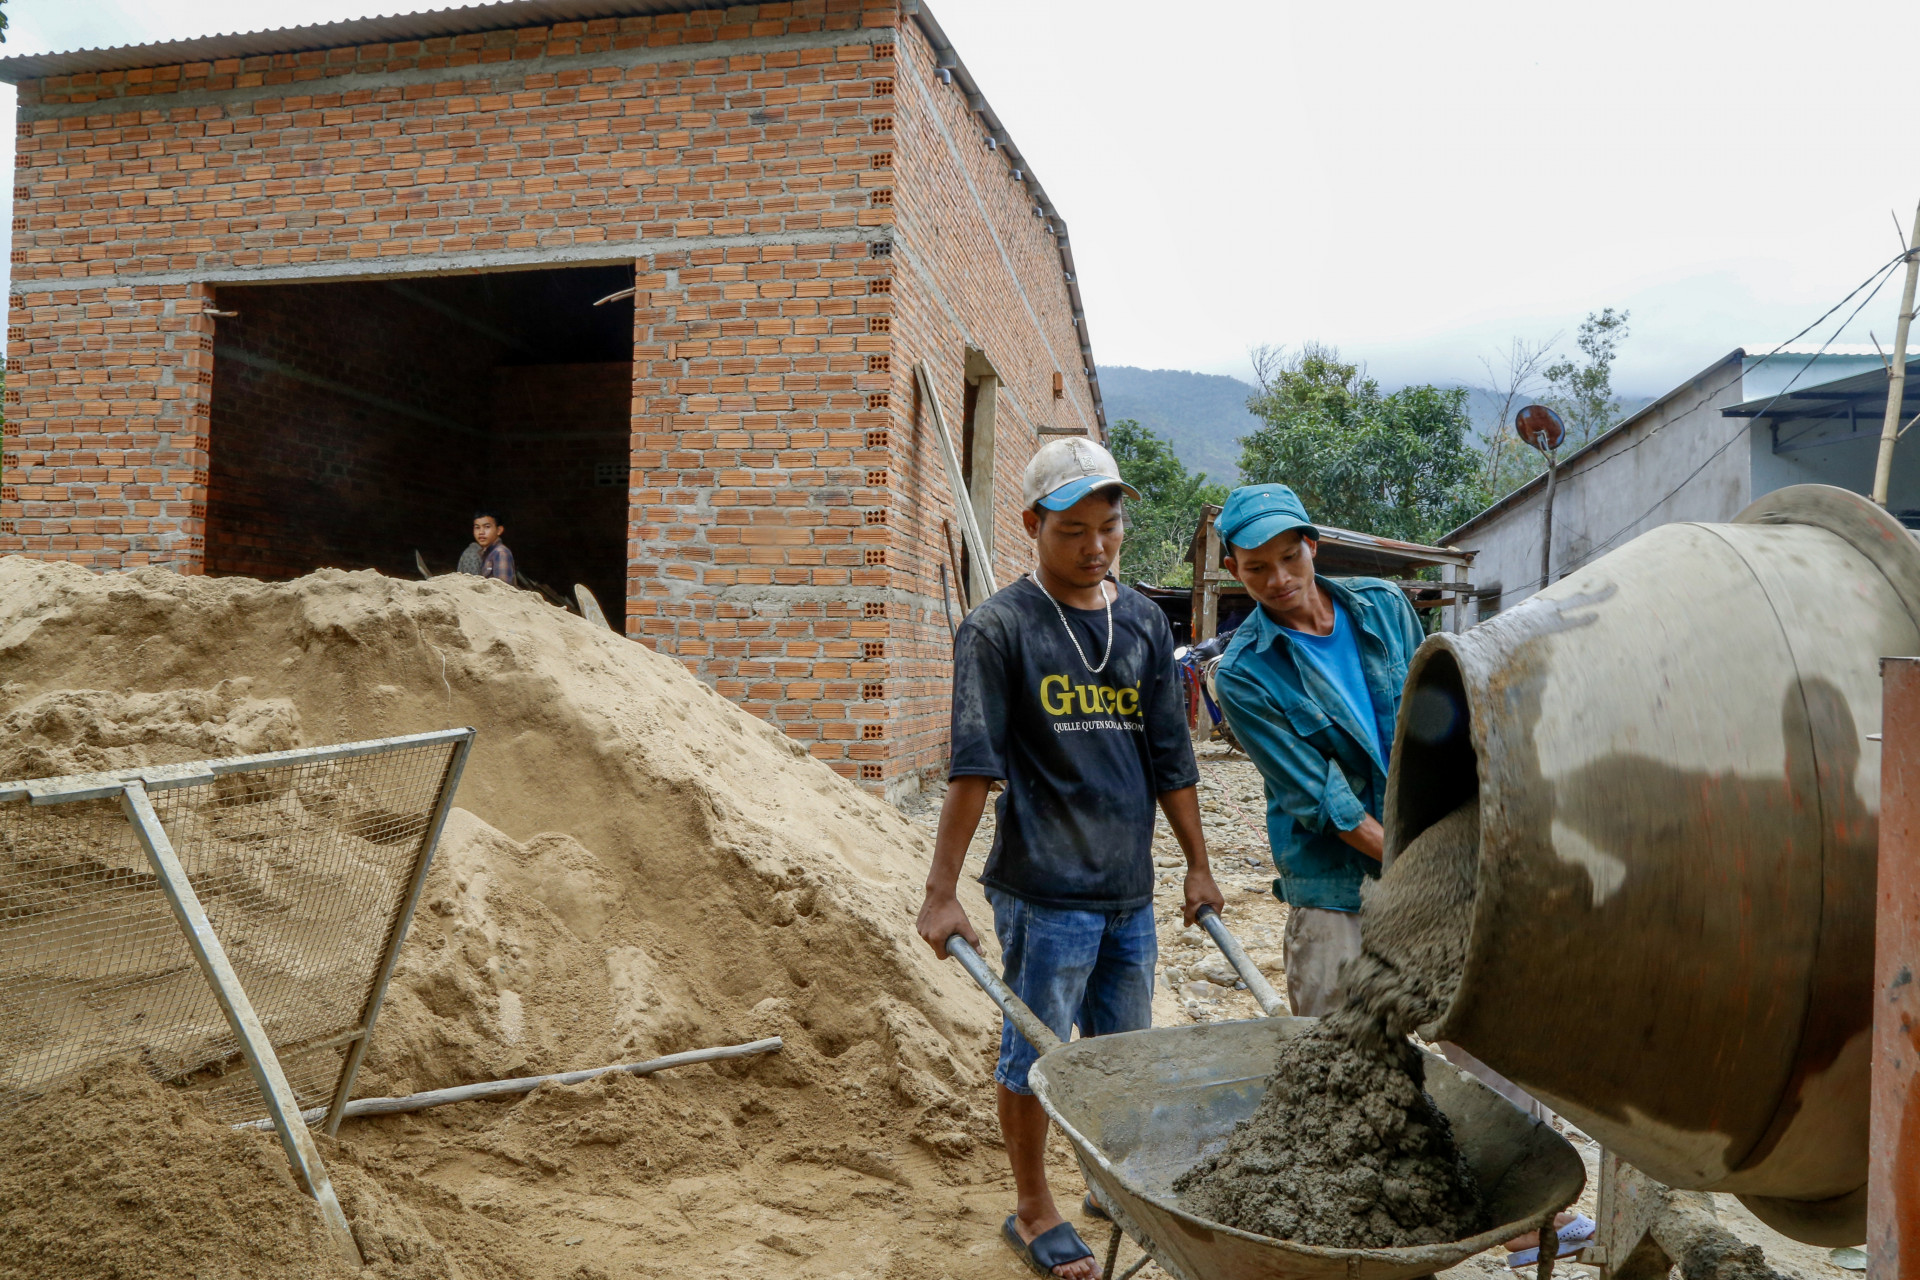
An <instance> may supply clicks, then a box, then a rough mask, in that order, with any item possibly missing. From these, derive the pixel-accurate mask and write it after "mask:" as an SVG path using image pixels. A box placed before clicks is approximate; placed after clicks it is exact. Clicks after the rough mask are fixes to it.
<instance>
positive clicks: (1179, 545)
mask: <svg viewBox="0 0 1920 1280" xmlns="http://www.w3.org/2000/svg"><path fill="white" fill-rule="evenodd" d="M1107 449H1108V451H1109V452H1110V453H1112V454H1113V460H1114V461H1115V462H1117V463H1119V464H1120V474H1121V476H1122V477H1124V478H1125V479H1126V482H1127V483H1128V484H1130V485H1132V486H1133V487H1134V488H1136V489H1138V490H1139V491H1140V497H1139V498H1138V499H1137V500H1130V501H1129V502H1128V503H1127V541H1126V545H1125V547H1124V549H1123V551H1122V554H1121V558H1120V568H1121V572H1123V573H1124V574H1125V575H1126V576H1127V578H1128V579H1129V580H1130V581H1140V582H1151V583H1153V584H1154V585H1156V586H1166V587H1181V586H1188V585H1191V584H1192V582H1193V566H1192V564H1191V563H1189V562H1188V560H1187V549H1188V547H1189V546H1190V545H1191V544H1192V542H1193V531H1194V530H1195V529H1197V528H1199V527H1200V508H1201V507H1202V506H1205V505H1206V504H1207V503H1214V504H1216V505H1217V504H1219V503H1222V502H1225V501H1226V500H1227V487H1226V486H1225V485H1220V484H1208V483H1207V473H1206V472H1204V471H1199V472H1189V471H1188V470H1187V468H1186V464H1184V463H1182V462H1181V461H1180V459H1179V457H1178V456H1177V455H1176V454H1175V453H1174V451H1173V442H1172V441H1170V440H1168V439H1167V438H1166V437H1165V436H1159V435H1155V434H1154V433H1153V432H1152V431H1150V430H1148V429H1147V428H1146V427H1143V426H1141V425H1140V424H1139V423H1138V422H1136V421H1134V420H1133V419H1132V418H1123V419H1121V420H1120V421H1119V422H1116V423H1114V424H1113V426H1112V428H1111V429H1109V430H1108V432H1107Z"/></svg>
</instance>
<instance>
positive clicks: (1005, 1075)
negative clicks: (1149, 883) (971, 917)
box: [987, 889, 1160, 1094]
mask: <svg viewBox="0 0 1920 1280" xmlns="http://www.w3.org/2000/svg"><path fill="white" fill-rule="evenodd" d="M987 901H989V902H991V903H992V904H993V931H994V932H995V933H996V934H998V935H999V937H1000V965H1001V969H1002V970H1003V976H1004V977H1005V978H1006V982H1007V985H1008V986H1009V987H1011V988H1013V993H1014V994H1015V995H1017V996H1019V997H1020V998H1021V999H1022V1000H1024V1001H1026V1002H1027V1007H1028V1008H1029V1009H1032V1010H1033V1012H1034V1013H1035V1014H1036V1015H1037V1016H1038V1017H1039V1019H1040V1021H1042V1022H1044V1023H1046V1024H1047V1026H1048V1027H1050V1028H1051V1029H1052V1030H1053V1034H1055V1035H1057V1036H1059V1037H1060V1038H1061V1039H1062V1040H1065V1039H1067V1038H1068V1035H1069V1033H1070V1032H1071V1031H1072V1029H1073V1028H1074V1027H1079V1028H1080V1034H1081V1035H1083V1036H1104V1035H1109V1034H1111V1033H1113V1032H1115V1031H1139V1030H1142V1029H1143V1028H1146V1027H1150V1026H1152V1025H1153V971H1154V966H1155V965H1156V963H1157V962H1158V961H1159V958H1160V944H1159V941H1158V940H1157V939H1156V938H1155V937H1154V932H1153V908H1152V907H1141V908H1139V909H1138V910H1136V911H1062V910H1060V909H1058V908H1056V907H1038V906H1035V905H1034V904H1033V903H1031V902H1028V901H1026V900H1025V899H1024V898H1016V897H1014V896H1013V895H1012V894H1009V893H1001V892H1000V891H999V890H997V889H989V890H987ZM1039 1056H1040V1055H1039V1053H1038V1052H1037V1051H1035V1049H1034V1047H1033V1046H1032V1045H1030V1044H1028V1043H1027V1041H1026V1038H1025V1037H1024V1036H1022V1035H1021V1034H1020V1033H1019V1032H1018V1031H1016V1030H1015V1029H1014V1026H1013V1023H1011V1022H1007V1021H1004V1020H1003V1022H1002V1025H1001V1028H1000V1065H999V1066H998V1067H997V1068H996V1069H995V1070H994V1073H993V1078H994V1079H995V1080H998V1081H999V1082H1000V1083H1001V1084H1003V1085H1005V1086H1007V1088H1009V1089H1011V1090H1013V1091H1014V1092H1015V1093H1025V1094H1031V1093H1032V1092H1033V1090H1032V1089H1031V1088H1030V1087H1029V1086H1028V1084H1027V1071H1028V1069H1029V1068H1031V1067H1032V1066H1033V1064H1034V1060H1035V1059H1037V1058H1038V1057H1039Z"/></svg>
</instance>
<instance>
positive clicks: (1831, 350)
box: [1746, 342, 1882, 360]
mask: <svg viewBox="0 0 1920 1280" xmlns="http://www.w3.org/2000/svg"><path fill="white" fill-rule="evenodd" d="M1746 351H1747V358H1748V359H1749V360H1759V359H1763V358H1764V357H1766V356H1767V355H1769V354H1771V355H1775V356H1820V355H1826V356H1877V355H1882V349H1881V348H1879V347H1876V346H1874V345H1873V344H1872V343H1870V342H1830V343H1828V344H1827V345H1826V346H1824V347H1823V346H1821V345H1820V344H1819V343H1817V342H1789V343H1788V344H1787V345H1786V346H1784V347H1780V348H1778V349H1776V348H1773V347H1770V346H1768V345H1767V344H1765V343H1764V342H1763V343H1757V344H1755V345H1753V346H1750V347H1748V348H1746Z"/></svg>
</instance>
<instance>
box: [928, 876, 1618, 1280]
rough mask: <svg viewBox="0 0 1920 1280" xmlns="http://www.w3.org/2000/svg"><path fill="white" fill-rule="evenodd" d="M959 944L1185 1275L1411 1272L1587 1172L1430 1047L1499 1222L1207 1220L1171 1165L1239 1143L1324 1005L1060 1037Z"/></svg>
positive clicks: (1537, 1206) (1398, 1279)
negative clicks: (1282, 1233) (1333, 1224)
mask: <svg viewBox="0 0 1920 1280" xmlns="http://www.w3.org/2000/svg"><path fill="white" fill-rule="evenodd" d="M1201 923H1202V924H1203V925H1205V926H1206V927H1207V930H1208V932H1209V933H1211V934H1213V936H1214V938H1215V940H1216V941H1217V942H1220V945H1221V949H1222V950H1223V951H1225V952H1226V954H1227V958H1228V960H1229V961H1231V962H1232V963H1233V964H1234V967H1235V968H1236V969H1237V970H1238V971H1239V972H1240V975H1241V978H1242V979H1243V980H1244V981H1246V983H1247V986H1248V989H1249V990H1251V991H1253V992H1254V993H1255V998H1256V999H1257V1000H1259V1001H1260V1003H1261V1005H1262V1007H1263V1008H1265V1009H1269V1010H1272V1009H1275V1008H1281V1007H1284V1005H1283V1003H1282V1001H1281V999H1280V997H1279V996H1278V995H1277V994H1276V993H1275V992H1274V991H1273V989H1272V987H1271V986H1269V985H1268V984H1267V982H1266V980H1265V978H1264V977H1262V976H1261V975H1260V973H1259V971H1258V970H1257V969H1255V968H1254V966H1253V964H1252V963H1251V962H1250V961H1249V960H1248V959H1247V956H1246V953H1245V952H1244V951H1243V950H1241V948H1240V946H1239V944H1238V942H1236V941H1234V940H1233V936H1232V934H1230V933H1227V930H1226V926H1225V925H1224V924H1222V923H1221V922H1220V921H1219V919H1218V918H1217V917H1216V916H1213V915H1211V913H1210V910H1209V911H1203V912H1202V916H1201ZM1222 935H1225V940H1224V941H1222ZM946 945H947V954H949V955H951V956H953V957H954V958H955V959H956V960H958V961H959V962H960V963H961V965H962V966H963V967H964V968H965V969H966V971H967V972H968V973H969V974H970V975H972V977H973V980H974V981H975V982H977V983H979V984H980V987H981V989H982V990H984V991H985V992H986V993H987V994H988V995H989V996H991V997H992V998H993V1001H994V1003H995V1004H997V1005H999V1006H1000V1008H1001V1011H1002V1012H1004V1013H1005V1014H1006V1015H1007V1017H1008V1018H1009V1019H1010V1020H1011V1021H1012V1022H1013V1025H1014V1027H1015V1028H1016V1029H1017V1030H1018V1031H1019V1032H1020V1034H1021V1035H1023V1036H1025V1037H1026V1038H1027V1041H1028V1043H1030V1044H1032V1045H1033V1047H1034V1048H1035V1049H1036V1050H1038V1051H1039V1053H1040V1060H1039V1061H1038V1062H1036V1063H1035V1064H1034V1066H1033V1070H1032V1072H1031V1073H1030V1075H1029V1076H1028V1080H1029V1082H1030V1083H1031V1084H1032V1086H1033V1092H1034V1096H1035V1097H1037V1098H1039V1099H1040V1105H1041V1106H1042V1107H1044V1108H1045V1109H1046V1112H1047V1115H1048V1116H1049V1117H1051V1119H1052V1120H1053V1122H1054V1123H1055V1124H1057V1125H1059V1126H1060V1128H1061V1130H1062V1131H1063V1132H1064V1133H1065V1134H1066V1135H1067V1139H1068V1140H1069V1141H1070V1142H1072V1143H1073V1149H1074V1152H1075V1154H1076V1155H1077V1156H1078V1157H1079V1160H1080V1168H1081V1170H1082V1171H1083V1172H1084V1173H1085V1175H1086V1179H1087V1185H1088V1186H1089V1187H1091V1188H1092V1189H1093V1192H1094V1195H1095V1196H1096V1197H1097V1198H1098V1200H1099V1201H1100V1203H1101V1205H1102V1206H1104V1207H1105V1208H1106V1209H1107V1211H1108V1212H1109V1213H1110V1214H1111V1215H1112V1216H1113V1220H1114V1224H1115V1227H1116V1228H1117V1230H1120V1231H1124V1232H1125V1233H1126V1234H1127V1235H1129V1236H1131V1237H1133V1239H1134V1240H1135V1241H1137V1242H1138V1243H1139V1245H1140V1247H1141V1248H1142V1249H1144V1250H1145V1251H1146V1256H1147V1257H1150V1258H1152V1259H1153V1261H1155V1262H1157V1263H1159V1264H1160V1267H1161V1269H1162V1270H1163V1271H1165V1272H1166V1273H1167V1274H1168V1275H1170V1276H1174V1277H1176V1280H1333V1278H1334V1277H1340V1278H1341V1280H1414V1278H1415V1277H1420V1276H1427V1275H1431V1274H1433V1273H1434V1272H1437V1271H1442V1270H1445V1269H1446V1268H1448V1267H1450V1266H1453V1265H1454V1264H1455V1263H1458V1262H1461V1261H1463V1260H1464V1259H1466V1258H1470V1257H1472V1256H1473V1255H1474V1254H1476V1253H1481V1252H1483V1251H1485V1250H1487V1249H1491V1248H1493V1247H1495V1246H1496V1245H1500V1244H1502V1243H1504V1242H1505V1241H1507V1240H1511V1239H1512V1238H1513V1237H1515V1236H1517V1235H1520V1234H1522V1233H1523V1232H1528V1231H1534V1230H1537V1229H1538V1228H1539V1227H1540V1225H1541V1223H1542V1221H1544V1220H1545V1219H1547V1218H1548V1217H1550V1216H1551V1215H1552V1214H1554V1213H1557V1212H1558V1211H1559V1210H1561V1209H1564V1208H1566V1207H1567V1206H1568V1205H1570V1204H1572V1203H1573V1202H1574V1200H1576V1199H1577V1198H1578V1197H1579V1195H1580V1191H1581V1188H1582V1187H1584V1186H1585V1185H1586V1167H1585V1166H1584V1165H1583V1164H1582V1163H1581V1161H1580V1157H1579V1155H1578V1154H1577V1153H1576V1152H1575V1151H1574V1149H1573V1147H1572V1146H1571V1145H1570V1144H1569V1143H1568V1142H1567V1140H1566V1139H1565V1138H1563V1137H1561V1136H1560V1135H1559V1134H1558V1133H1556V1132H1555V1131H1554V1129H1553V1127H1552V1126H1551V1125H1547V1124H1543V1123H1541V1122H1540V1121H1539V1120H1537V1119H1535V1118H1533V1117H1532V1116H1529V1115H1527V1114H1525V1113H1524V1112H1522V1111H1521V1110H1520V1109H1519V1108H1517V1107H1515V1106H1514V1105H1513V1104H1512V1103H1510V1102H1508V1101H1507V1100H1506V1099H1505V1098H1503V1097H1501V1096H1500V1095H1499V1094H1497V1093H1495V1092H1494V1091H1493V1090H1492V1089H1489V1088H1488V1087H1487V1086H1486V1085H1484V1084H1482V1083H1480V1082H1479V1081H1478V1080H1476V1079H1474V1078H1473V1077H1472V1076H1470V1075H1467V1074H1466V1073H1465V1072H1463V1071H1461V1070H1459V1069H1458V1068H1456V1067H1454V1066H1453V1065H1452V1064H1451V1063H1449V1062H1448V1061H1447V1060H1446V1059H1444V1058H1441V1057H1439V1056H1438V1055H1435V1054H1428V1055H1427V1057H1426V1086H1427V1092H1428V1093H1429V1094H1431V1095H1432V1096H1433V1100H1434V1103H1435V1104H1436V1105H1437V1106H1438V1107H1439V1108H1440V1110H1441V1111H1442V1112H1444V1113H1445V1114H1446V1117H1447V1119H1448V1120H1449V1121H1450V1122H1451V1123H1452V1125H1453V1134H1454V1138H1455V1140H1456V1141H1458V1142H1459V1144H1460V1149H1461V1151H1462V1152H1463V1153H1464V1154H1465V1155H1466V1158H1467V1163H1468V1165H1469V1166H1470V1167H1471V1168H1472V1170H1473V1173H1474V1177H1475V1178H1476V1179H1478V1180H1479V1183H1480V1189H1481V1194H1482V1195H1483V1196H1484V1197H1485V1199H1486V1203H1487V1209H1488V1216H1489V1217H1490V1218H1491V1219H1492V1220H1493V1221H1494V1222H1497V1223H1499V1224H1500V1225H1499V1226H1496V1227H1492V1228H1489V1229H1488V1230H1486V1231H1482V1232H1481V1233H1479V1234H1478V1235H1475V1236H1470V1237H1468V1238H1467V1239H1465V1240H1455V1241H1452V1242H1450V1243H1447V1244H1431V1245H1417V1246H1412V1247H1408V1248H1400V1249H1335V1248H1321V1247H1318V1246H1315V1245H1308V1244H1300V1243H1297V1242H1295V1241H1291V1240H1274V1239H1271V1238H1269V1237H1267V1236H1261V1235H1255V1234H1253V1233H1251V1232H1247V1231H1241V1230H1238V1229H1236V1228H1233V1227H1229V1226H1224V1225H1222V1224H1221V1223H1218V1222H1212V1221H1209V1220H1208V1219H1206V1218H1202V1217H1199V1216H1197V1215H1195V1214H1193V1213H1191V1212H1189V1211H1188V1210H1187V1209H1186V1208H1185V1207H1184V1206H1183V1205H1182V1204H1181V1201H1180V1197H1179V1196H1177V1195H1176V1194H1175V1193H1174V1191H1173V1181H1174V1179H1175V1178H1177V1177H1179V1176H1180V1175H1181V1174H1182V1173H1185V1172H1186V1171H1187V1170H1188V1169H1190V1168H1192V1167H1193V1166H1194V1165H1195V1164H1197V1163H1199V1162H1200V1161H1201V1160H1202V1159H1203V1158H1205V1157H1207V1156H1209V1155H1212V1154H1213V1153H1214V1152H1216V1151H1218V1150H1220V1149H1221V1148H1222V1147H1224V1146H1225V1145H1226V1141H1227V1137H1228V1135H1230V1134H1231V1133H1232V1132H1233V1129H1234V1126H1235V1125H1237V1124H1239V1123H1240V1121H1242V1120H1244V1119H1246V1118H1247V1117H1248V1116H1250V1115H1252V1114H1253V1112H1254V1110H1255V1108H1257V1107H1258V1106H1259V1105H1260V1099H1261V1097H1262V1096H1263V1095H1264V1094H1265V1093H1266V1091H1267V1079H1268V1076H1269V1074H1270V1073H1271V1072H1272V1070H1273V1064H1274V1060H1275V1058H1276V1057H1277V1056H1278V1054H1279V1051H1280V1044H1281V1042H1282V1041H1283V1040H1286V1039H1287V1038H1289V1037H1291V1036H1297V1035H1299V1034H1301V1033H1302V1032H1304V1031H1306V1030H1307V1029H1308V1028H1310V1027H1312V1026H1313V1025H1314V1022H1315V1019H1313V1018H1293V1017H1280V1016H1270V1017H1264V1018H1252V1019H1247V1020H1245V1021H1240V1022H1215V1023H1203V1024H1196V1025H1193V1026H1185V1027H1155V1028H1153V1029H1151V1030H1147V1031H1128V1032H1122V1033H1120V1034H1117V1035H1109V1036H1098V1037H1095V1038H1093V1039H1085V1040H1075V1041H1073V1042H1071V1043H1067V1044H1063V1043H1061V1041H1060V1038H1059V1037H1058V1036H1056V1035H1054V1034H1053V1032H1052V1031H1051V1030H1049V1029H1048V1027H1047V1025H1046V1024H1045V1023H1043V1022H1041V1021H1040V1019H1039V1018H1038V1017H1037V1016H1036V1015H1035V1014H1034V1012H1033V1011H1032V1010H1031V1009H1029V1008H1028V1007H1027V1006H1026V1003H1025V1002H1024V1001H1022V1000H1021V999H1020V998H1019V997H1018V996H1016V995H1014V994H1013V992H1012V991H1011V990H1010V989H1009V988H1008V987H1007V985H1006V984H1005V983H1004V982H1002V981H1001V980H1000V977H999V975H998V974H996V973H994V971H993V970H992V969H991V968H990V967H989V966H988V965H987V963H986V961H984V960H982V959H981V958H980V954H979V953H978V952H977V951H975V950H974V949H973V948H972V947H971V946H969V945H967V942H966V940H965V939H964V938H961V937H960V936H959V935H958V934H955V935H953V936H952V937H950V938H948V939H947V944H946ZM1256 978H1257V979H1258V982H1257V983H1256V981H1255V979H1256ZM1263 992H1264V998H1263V995H1262V993H1263ZM1118 1247H1119V1236H1118V1235H1117V1234H1116V1235H1115V1236H1114V1239H1113V1241H1112V1243H1111V1244H1110V1245H1109V1247H1108V1250H1107V1265H1106V1272H1105V1274H1106V1275H1107V1277H1108V1280H1113V1266H1114V1262H1115V1255H1116V1252H1117V1250H1118ZM1144 1261H1145V1259H1142V1260H1141V1263H1135V1264H1134V1266H1133V1267H1132V1268H1131V1269H1130V1270H1129V1272H1128V1273H1127V1274H1129V1275H1130V1274H1132V1271H1134V1270H1138V1269H1139V1266H1140V1265H1141V1264H1142V1263H1144Z"/></svg>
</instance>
